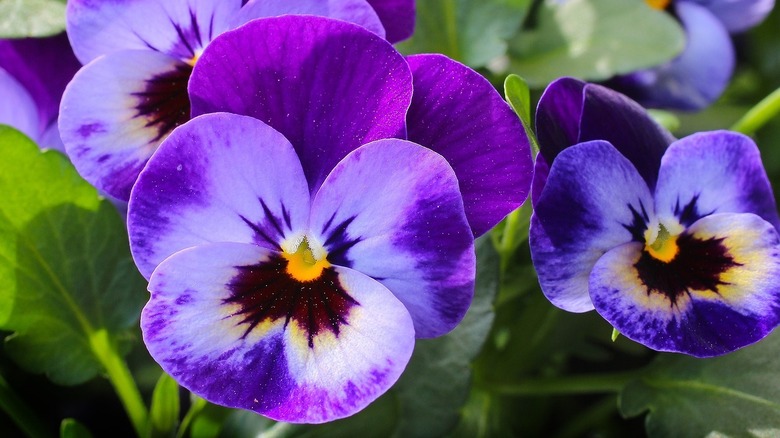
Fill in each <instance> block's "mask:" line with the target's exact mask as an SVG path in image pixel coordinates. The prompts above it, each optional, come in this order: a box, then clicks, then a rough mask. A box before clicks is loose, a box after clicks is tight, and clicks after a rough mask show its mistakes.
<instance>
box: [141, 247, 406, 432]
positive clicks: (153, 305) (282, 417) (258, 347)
mask: <svg viewBox="0 0 780 438" xmlns="http://www.w3.org/2000/svg"><path fill="white" fill-rule="evenodd" d="M275 257H276V258H277V259H278V258H279V256H278V255H276V256H275V255H274V253H273V252H272V251H269V250H267V249H264V248H260V247H257V246H254V245H246V244H236V243H218V244H210V245H203V246H198V247H196V248H192V249H189V250H185V251H182V252H179V253H177V254H175V255H174V256H172V257H171V258H169V259H167V260H166V261H164V262H163V263H162V264H161V265H160V267H159V268H158V269H157V270H155V273H154V275H153V276H152V278H151V281H150V284H149V290H150V291H151V293H152V297H151V300H150V301H149V303H148V304H147V305H146V307H145V308H144V310H143V313H142V316H141V328H142V330H143V335H144V342H145V343H146V346H147V348H148V349H149V352H150V354H151V355H152V357H154V359H155V360H156V361H157V362H158V363H160V365H161V366H162V368H163V369H164V370H165V371H166V372H167V373H169V374H170V375H171V376H173V377H174V378H175V379H176V380H177V381H178V382H179V383H181V384H182V386H184V387H186V388H188V389H189V390H191V391H192V392H194V393H195V394H197V395H199V396H201V397H203V398H205V399H206V400H209V401H211V402H213V403H217V404H220V405H225V406H230V407H238V408H243V409H249V410H253V411H255V412H258V413H260V414H263V415H265V416H268V417H270V418H273V419H274V420H278V421H287V422H308V423H321V422H325V421H331V420H335V419H338V418H342V417H346V416H349V415H352V414H354V413H355V412H357V411H359V410H360V409H362V408H364V407H365V406H366V405H367V404H368V403H370V402H371V401H373V400H374V399H376V398H377V397H378V396H379V395H381V394H382V393H384V392H385V391H387V390H388V389H389V388H390V386H391V385H392V384H393V383H394V382H395V381H396V380H397V379H398V377H399V375H400V374H401V372H402V371H403V369H404V367H405V366H406V363H407V362H408V360H409V357H410V356H411V353H412V348H413V346H414V330H413V328H412V323H411V320H410V318H409V313H408V312H407V311H406V309H405V308H404V306H403V305H402V304H401V303H400V302H398V300H396V299H395V297H393V295H392V294H391V293H390V292H389V291H388V290H387V289H386V288H385V287H383V286H382V285H381V284H379V283H377V282H376V281H374V280H372V279H370V278H368V277H366V276H365V275H363V274H360V273H359V272H356V271H352V270H350V269H346V268H331V270H330V271H329V275H330V276H331V277H332V279H330V280H329V281H331V282H332V283H329V284H328V285H316V286H310V287H307V288H306V289H305V290H303V291H302V290H301V285H300V284H299V285H297V288H280V287H278V283H274V282H273V281H264V280H276V281H277V282H280V283H282V284H285V283H287V282H289V277H287V274H286V273H285V272H284V271H281V272H280V271H276V272H271V274H270V275H271V276H272V277H273V278H269V279H263V278H259V277H256V276H253V272H254V273H256V272H257V271H260V270H263V269H264V268H266V267H269V265H273V263H274V260H275ZM271 267H272V266H271ZM253 270H254V271H253ZM253 286H254V289H253V288H252V287H253ZM332 287H336V288H337V289H338V294H336V295H333V294H334V293H335V292H331V291H328V290H326V289H328V288H332ZM347 297H348V298H349V300H350V303H351V304H350V306H348V307H349V308H348V309H338V308H337V309H335V310H336V315H338V319H328V318H327V317H326V316H324V315H322V314H321V313H318V312H319V311H320V310H321V309H322V308H332V306H334V305H336V304H338V303H336V302H338V301H340V300H342V299H346V298H347ZM278 307H286V311H285V312H281V311H280V309H278ZM342 310H343V311H342ZM290 314H292V316H291V317H290V318H289V319H288V318H287V315H290ZM306 315H308V317H307V316H306ZM318 318H319V319H323V320H322V321H320V322H321V323H322V324H323V325H324V326H325V327H327V328H323V329H322V330H320V331H319V332H318V333H316V334H315V336H314V338H313V339H311V340H309V339H307V337H306V336H305V333H307V332H308V330H307V326H308V324H311V323H312V321H316V320H317V319H318Z"/></svg>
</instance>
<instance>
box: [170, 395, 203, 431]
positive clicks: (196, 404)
mask: <svg viewBox="0 0 780 438" xmlns="http://www.w3.org/2000/svg"><path fill="white" fill-rule="evenodd" d="M207 404H208V402H207V401H206V400H204V399H202V398H200V397H193V400H192V404H191V405H190V409H189V410H188V411H187V414H185V415H184V419H183V420H181V424H180V425H179V430H178V432H176V438H183V437H184V434H185V433H187V429H189V427H190V424H191V423H192V421H193V420H194V419H195V417H196V416H197V415H198V414H199V413H200V411H202V410H203V409H204V408H205V407H206V405H207Z"/></svg>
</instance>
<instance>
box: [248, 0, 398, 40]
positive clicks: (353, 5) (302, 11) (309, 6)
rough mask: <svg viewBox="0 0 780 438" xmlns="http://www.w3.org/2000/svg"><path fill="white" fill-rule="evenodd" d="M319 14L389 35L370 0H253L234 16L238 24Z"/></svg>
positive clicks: (380, 34) (383, 35)
mask: <svg viewBox="0 0 780 438" xmlns="http://www.w3.org/2000/svg"><path fill="white" fill-rule="evenodd" d="M287 14H295V15H317V16H320V17H329V18H335V19H337V20H343V21H348V22H350V23H355V24H357V25H359V26H361V27H364V28H366V29H368V30H370V31H371V32H374V33H375V34H377V35H379V36H380V37H382V38H385V28H384V27H383V26H382V22H381V21H380V20H379V17H378V16H377V13H376V11H374V9H373V8H372V7H371V5H369V4H368V2H366V0H326V1H322V0H250V1H249V2H247V4H246V5H245V6H244V7H243V8H241V11H239V13H238V14H237V15H236V17H235V18H234V23H236V26H234V27H238V25H241V24H245V23H248V22H249V21H251V20H253V19H255V18H260V17H276V16H279V15H287Z"/></svg>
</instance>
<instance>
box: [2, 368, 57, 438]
mask: <svg viewBox="0 0 780 438" xmlns="http://www.w3.org/2000/svg"><path fill="white" fill-rule="evenodd" d="M0 408H1V409H2V410H3V411H4V412H5V413H6V414H8V416H9V417H11V419H12V420H13V421H14V423H16V425H17V426H18V427H19V429H21V430H22V432H24V433H25V435H27V436H28V437H31V438H39V437H40V438H45V437H48V436H50V435H51V433H49V432H47V431H46V429H45V428H44V427H43V424H44V423H43V422H42V421H41V420H40V419H39V418H38V417H37V416H36V415H35V412H34V411H33V410H32V409H31V408H30V407H29V406H28V405H27V404H26V403H25V402H24V401H23V400H22V399H20V398H19V397H18V396H17V395H16V394H15V393H14V392H13V391H12V390H11V387H9V386H8V382H6V381H5V379H4V378H3V376H0Z"/></svg>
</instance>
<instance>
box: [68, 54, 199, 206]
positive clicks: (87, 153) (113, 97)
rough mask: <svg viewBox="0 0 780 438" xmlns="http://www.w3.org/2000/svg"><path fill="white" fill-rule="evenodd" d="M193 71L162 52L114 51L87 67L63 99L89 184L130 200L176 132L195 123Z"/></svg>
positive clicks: (75, 155)
mask: <svg viewBox="0 0 780 438" xmlns="http://www.w3.org/2000/svg"><path fill="white" fill-rule="evenodd" d="M191 69H192V68H191V67H190V66H189V65H188V64H185V63H183V62H181V61H178V60H176V59H174V58H171V57H169V56H167V55H163V54H161V53H156V52H151V51H125V52H117V53H112V54H110V55H106V56H104V57H101V58H100V59H97V60H95V61H94V62H92V63H90V64H89V65H87V66H85V67H84V68H82V69H81V70H80V71H79V72H78V74H76V76H75V77H74V78H73V81H72V82H71V83H70V85H68V88H67V89H66V90H65V93H64V94H63V97H62V106H61V114H60V121H59V126H60V134H61V136H62V141H63V143H64V144H65V148H66V149H67V151H68V155H69V156H70V157H71V160H72V161H73V164H74V165H75V166H76V169H78V171H79V173H80V174H81V176H83V177H84V179H86V180H87V181H89V182H90V183H92V184H93V185H95V186H96V187H98V188H99V189H102V190H104V191H105V192H106V193H108V194H109V195H111V196H114V197H116V198H118V199H121V200H127V199H128V198H129V196H130V189H131V188H132V186H133V183H134V182H135V180H136V178H137V177H138V173H139V172H140V171H141V169H142V168H143V166H144V164H145V163H146V161H147V160H148V159H149V157H150V156H151V155H152V153H153V152H154V151H155V149H156V148H157V146H158V145H159V144H160V142H161V141H162V140H163V139H164V138H165V136H167V135H168V133H170V131H171V130H172V129H173V128H174V127H176V126H178V125H179V124H181V123H184V122H186V121H187V120H188V119H189V101H188V100H187V91H186V86H187V77H188V76H189V74H190V72H191Z"/></svg>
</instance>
